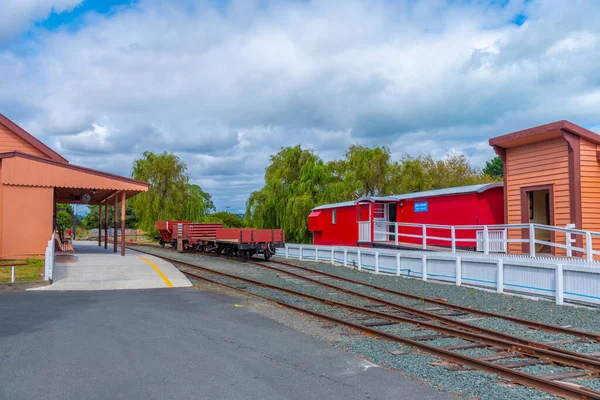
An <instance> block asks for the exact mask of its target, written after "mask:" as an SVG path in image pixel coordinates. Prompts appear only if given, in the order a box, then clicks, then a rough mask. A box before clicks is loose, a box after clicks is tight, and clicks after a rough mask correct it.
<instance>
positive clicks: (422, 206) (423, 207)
mask: <svg viewBox="0 0 600 400" xmlns="http://www.w3.org/2000/svg"><path fill="white" fill-rule="evenodd" d="M414 204H415V212H427V211H429V205H428V203H427V202H426V201H415V203H414Z"/></svg>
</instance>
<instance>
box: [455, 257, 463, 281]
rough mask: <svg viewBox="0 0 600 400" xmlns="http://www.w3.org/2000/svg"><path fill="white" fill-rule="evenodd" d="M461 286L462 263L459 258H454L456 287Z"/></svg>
mask: <svg viewBox="0 0 600 400" xmlns="http://www.w3.org/2000/svg"><path fill="white" fill-rule="evenodd" d="M460 285H462V262H461V260H460V256H458V257H456V286H460Z"/></svg>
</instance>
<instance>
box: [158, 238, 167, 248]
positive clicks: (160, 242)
mask: <svg viewBox="0 0 600 400" xmlns="http://www.w3.org/2000/svg"><path fill="white" fill-rule="evenodd" d="M158 244H160V247H162V248H163V249H164V248H165V241H164V240H162V239H160V240H159V241H158Z"/></svg>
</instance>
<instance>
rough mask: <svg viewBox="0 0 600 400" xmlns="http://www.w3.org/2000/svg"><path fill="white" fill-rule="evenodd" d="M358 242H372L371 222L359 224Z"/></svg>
mask: <svg viewBox="0 0 600 400" xmlns="http://www.w3.org/2000/svg"><path fill="white" fill-rule="evenodd" d="M358 241H359V242H370V241H371V223H370V222H368V221H367V222H360V221H359V222H358Z"/></svg>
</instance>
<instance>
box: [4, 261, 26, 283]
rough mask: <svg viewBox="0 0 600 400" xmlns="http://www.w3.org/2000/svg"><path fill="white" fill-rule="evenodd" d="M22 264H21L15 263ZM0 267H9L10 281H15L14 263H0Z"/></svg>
mask: <svg viewBox="0 0 600 400" xmlns="http://www.w3.org/2000/svg"><path fill="white" fill-rule="evenodd" d="M17 265H23V264H20V263H19V264H17ZM25 265H26V263H25ZM0 267H10V283H15V266H14V265H0Z"/></svg>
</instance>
